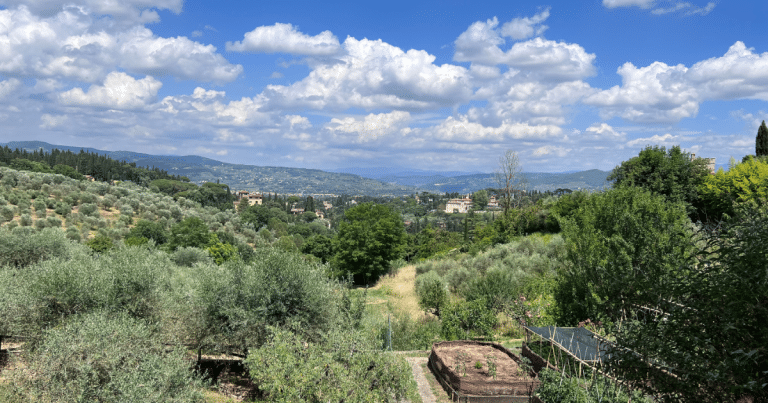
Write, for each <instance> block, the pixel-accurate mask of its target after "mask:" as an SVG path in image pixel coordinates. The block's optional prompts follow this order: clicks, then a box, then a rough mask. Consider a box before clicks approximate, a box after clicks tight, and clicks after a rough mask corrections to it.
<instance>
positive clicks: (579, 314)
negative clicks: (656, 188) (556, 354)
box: [555, 187, 693, 325]
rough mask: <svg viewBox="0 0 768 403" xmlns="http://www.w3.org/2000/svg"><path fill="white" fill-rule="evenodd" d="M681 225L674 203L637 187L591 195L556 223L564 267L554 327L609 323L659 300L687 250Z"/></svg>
mask: <svg viewBox="0 0 768 403" xmlns="http://www.w3.org/2000/svg"><path fill="white" fill-rule="evenodd" d="M689 224H690V221H689V219H688V217H687V215H686V212H685V207H684V206H683V204H682V203H672V202H669V201H668V200H667V199H666V198H665V197H664V196H662V195H658V194H654V193H651V192H649V191H647V190H644V189H641V188H636V187H626V188H618V189H612V190H610V191H608V192H605V193H602V194H596V195H593V196H591V197H590V198H589V199H588V200H587V201H585V203H584V204H583V205H582V206H581V207H580V208H579V210H578V213H577V214H576V215H575V216H574V217H573V218H571V219H568V220H565V223H564V229H563V234H564V237H565V238H566V242H567V246H568V260H570V265H568V266H564V268H563V270H561V272H560V275H559V278H558V285H557V290H556V292H555V299H556V301H557V303H558V304H557V305H558V309H559V318H558V323H560V324H561V325H575V324H576V323H578V322H579V321H582V320H585V319H588V318H590V319H592V320H595V319H597V320H600V321H602V322H606V323H610V322H616V321H618V320H619V319H620V318H621V317H622V315H623V312H624V311H625V309H627V308H628V307H632V306H635V305H639V306H642V305H647V304H652V303H654V302H655V301H656V300H657V298H658V295H667V293H666V292H663V291H664V290H666V289H669V288H670V287H671V286H672V283H673V282H674V281H675V279H676V278H677V277H678V276H679V275H680V274H679V273H678V271H679V270H680V268H681V267H682V264H683V263H684V262H685V259H687V258H688V257H690V255H691V253H692V248H693V245H692V244H691V242H690V236H691V234H690V229H689V227H690V225H689Z"/></svg>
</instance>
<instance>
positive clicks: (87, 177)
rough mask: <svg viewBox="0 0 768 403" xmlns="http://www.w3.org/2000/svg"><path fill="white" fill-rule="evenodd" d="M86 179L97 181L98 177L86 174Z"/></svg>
mask: <svg viewBox="0 0 768 403" xmlns="http://www.w3.org/2000/svg"><path fill="white" fill-rule="evenodd" d="M85 179H86V180H89V181H91V182H96V178H94V177H93V176H91V175H85Z"/></svg>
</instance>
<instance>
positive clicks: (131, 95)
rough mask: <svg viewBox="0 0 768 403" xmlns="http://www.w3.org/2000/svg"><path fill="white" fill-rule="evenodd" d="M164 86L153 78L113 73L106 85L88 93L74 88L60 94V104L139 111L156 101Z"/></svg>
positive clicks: (92, 88)
mask: <svg viewBox="0 0 768 403" xmlns="http://www.w3.org/2000/svg"><path fill="white" fill-rule="evenodd" d="M162 86H163V84H162V83H161V82H160V81H157V80H155V79H154V78H152V77H149V76H147V77H145V78H143V79H141V80H136V79H135V78H133V77H131V76H129V75H128V74H125V73H119V72H112V73H109V75H107V78H106V80H104V85H92V86H91V87H90V88H89V89H88V92H84V91H83V90H82V89H81V88H73V89H71V90H69V91H66V92H63V93H61V94H59V97H58V98H59V103H61V104H63V105H72V106H96V107H103V108H111V109H138V108H142V107H144V106H146V105H148V104H150V103H151V102H153V101H154V99H155V97H156V96H157V91H158V90H159V89H160V87H162Z"/></svg>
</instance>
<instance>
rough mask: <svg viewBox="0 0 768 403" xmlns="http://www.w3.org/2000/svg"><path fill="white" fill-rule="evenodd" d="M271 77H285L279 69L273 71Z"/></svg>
mask: <svg viewBox="0 0 768 403" xmlns="http://www.w3.org/2000/svg"><path fill="white" fill-rule="evenodd" d="M269 78H283V73H281V72H279V71H274V72H272V74H271V75H270V76H269Z"/></svg>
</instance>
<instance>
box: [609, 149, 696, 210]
mask: <svg viewBox="0 0 768 403" xmlns="http://www.w3.org/2000/svg"><path fill="white" fill-rule="evenodd" d="M707 176H709V175H708V170H707V164H706V162H705V160H703V159H701V158H695V159H691V155H690V154H689V153H686V152H683V151H682V150H681V149H680V146H674V147H672V148H670V149H669V150H667V149H665V148H664V147H659V146H653V147H651V146H647V147H646V148H645V149H644V150H642V151H640V154H639V155H638V156H637V157H632V158H630V159H629V160H627V161H624V162H622V163H621V165H619V166H617V167H616V168H614V169H613V171H612V172H611V174H610V175H608V178H607V179H608V181H614V182H613V187H614V188H618V187H622V186H637V187H641V188H644V189H647V190H649V191H651V192H654V193H657V194H661V195H664V196H665V197H667V199H669V201H671V202H684V203H687V204H688V207H687V209H688V213H689V214H692V213H693V212H694V207H693V206H694V204H695V203H696V202H697V200H698V186H699V185H700V184H701V183H703V182H704V180H705V179H706V178H707Z"/></svg>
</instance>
